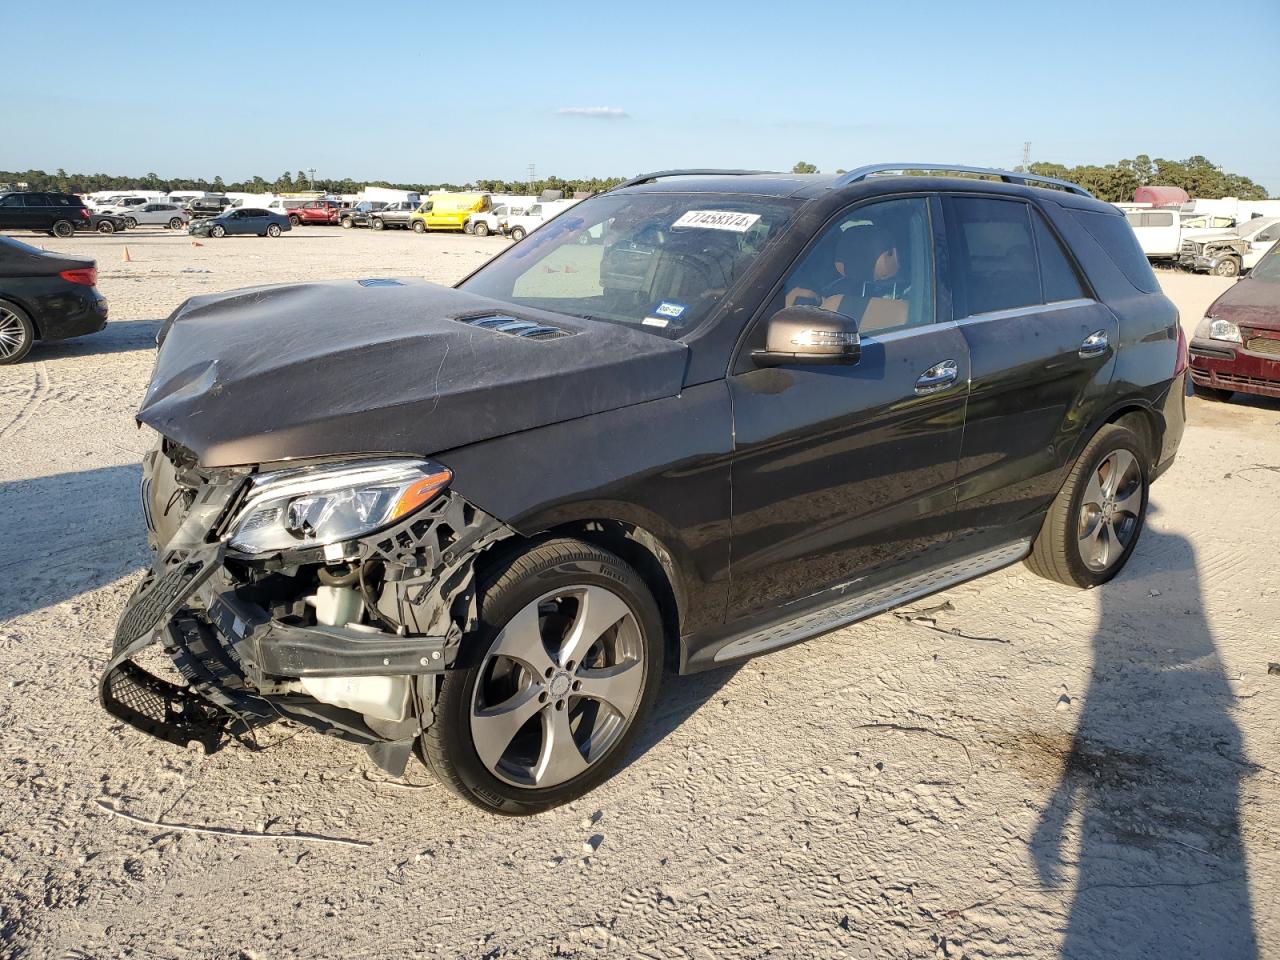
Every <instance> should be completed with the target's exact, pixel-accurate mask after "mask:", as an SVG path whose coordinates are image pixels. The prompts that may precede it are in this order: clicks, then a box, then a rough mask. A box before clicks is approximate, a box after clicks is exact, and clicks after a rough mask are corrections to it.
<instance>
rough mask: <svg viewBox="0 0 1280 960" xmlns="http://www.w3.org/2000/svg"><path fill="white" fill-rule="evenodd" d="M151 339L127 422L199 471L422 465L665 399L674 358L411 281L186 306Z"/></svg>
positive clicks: (676, 375)
mask: <svg viewBox="0 0 1280 960" xmlns="http://www.w3.org/2000/svg"><path fill="white" fill-rule="evenodd" d="M366 283H369V284H370V285H368V286H365V285H364V284H366ZM486 316H504V317H513V318H516V319H518V320H528V321H534V322H537V323H538V324H542V325H545V326H547V327H552V328H555V331H558V332H544V333H541V334H538V335H536V336H533V337H528V336H519V335H517V332H500V331H499V330H497V329H494V328H492V327H483V326H474V325H473V322H474V321H475V320H476V319H480V318H483V317H486ZM468 321H472V322H468ZM521 332H525V333H527V332H528V331H527V330H526V331H521ZM161 337H162V345H161V347H160V351H159V353H158V355H157V357H156V366H155V371H154V372H153V374H152V378H151V384H150V386H149V387H148V388H147V393H146V397H145V398H144V400H143V403H142V407H141V409H140V410H139V411H138V420H139V422H141V423H145V424H147V425H148V426H150V427H153V428H154V429H156V430H157V431H159V432H160V433H162V434H164V435H165V436H166V437H169V438H170V439H173V440H176V441H177V442H179V443H181V444H182V445H183V446H185V447H187V448H189V449H190V450H191V451H193V452H194V453H195V454H196V456H197V457H198V458H199V460H200V463H201V464H203V465H204V466H208V467H220V466H231V465H236V464H250V463H264V462H269V461H275V460H286V459H293V458H298V457H316V456H332V455H341V454H361V453H409V454H416V455H420V456H429V455H431V454H434V453H437V452H439V451H442V450H448V449H450V448H452V447H458V446H462V445H464V444H468V443H474V442H476V441H479V440H485V439H488V438H490V437H496V436H500V435H503V434H507V433H514V432H516V431H520V430H528V429H531V428H533V427H539V426H545V425H547V424H551V423H558V422H560V421H562V420H570V419H574V418H577V417H584V416H588V415H590V414H593V413H602V412H604V411H606V410H613V409H616V408H618V407H623V406H629V405H631V404H635V403H643V402H645V401H648V400H657V399H661V398H664V397H669V396H674V395H675V394H677V393H679V391H680V388H681V386H682V383H683V377H684V372H685V366H686V353H687V347H685V345H684V344H681V343H677V342H674V341H670V340H666V339H665V338H663V337H660V336H657V335H654V334H650V333H646V332H644V331H641V330H638V329H630V328H628V327H623V326H619V325H616V324H610V323H602V322H594V321H589V320H582V319H579V318H575V317H569V316H565V315H562V314H558V313H548V312H545V311H540V310H530V309H526V308H523V307H515V306H513V305H511V304H507V303H503V302H501V301H496V300H489V299H487V298H484V297H478V296H475V295H473V294H469V293H464V292H462V291H459V290H453V289H451V288H448V287H441V286H436V285H435V284H430V283H426V282H425V281H417V280H402V281H385V280H383V281H372V282H370V281H356V280H338V281H332V282H327V283H302V284H288V285H280V286H270V287H256V288H251V289H247V290H237V291H234V292H232V293H226V294H219V295H213V296H201V297H193V298H192V299H190V300H188V301H187V302H186V303H184V304H183V305H182V306H180V307H179V308H178V309H177V310H175V311H174V313H173V315H172V316H171V317H169V319H168V320H167V321H166V322H165V324H164V327H163V328H162V330H161ZM584 455H586V454H585V453H584ZM511 466H512V468H513V469H514V468H516V467H517V465H515V464H512V465H511Z"/></svg>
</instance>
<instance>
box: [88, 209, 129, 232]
mask: <svg viewBox="0 0 1280 960" xmlns="http://www.w3.org/2000/svg"><path fill="white" fill-rule="evenodd" d="M128 226H129V223H128V221H127V220H126V219H125V218H124V217H123V216H121V215H120V214H118V213H90V214H89V222H88V223H85V224H81V225H80V226H79V227H78V228H77V229H79V230H92V231H93V232H94V233H120V232H122V231H124V230H125V229H127V228H128Z"/></svg>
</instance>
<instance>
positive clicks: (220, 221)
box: [187, 207, 292, 237]
mask: <svg viewBox="0 0 1280 960" xmlns="http://www.w3.org/2000/svg"><path fill="white" fill-rule="evenodd" d="M291 228H292V227H291V225H290V223H289V218H288V217H287V216H285V215H284V214H283V213H272V212H271V211H270V210H261V209H259V208H257V207H244V208H241V209H238V210H227V211H226V212H224V213H220V214H218V215H217V216H216V217H209V218H208V219H207V220H195V221H193V222H192V224H191V226H190V227H188V228H187V233H189V234H191V236H193V237H231V236H235V235H237V234H252V235H254V236H257V237H278V236H280V234H281V233H283V232H284V231H285V230H289V229H291Z"/></svg>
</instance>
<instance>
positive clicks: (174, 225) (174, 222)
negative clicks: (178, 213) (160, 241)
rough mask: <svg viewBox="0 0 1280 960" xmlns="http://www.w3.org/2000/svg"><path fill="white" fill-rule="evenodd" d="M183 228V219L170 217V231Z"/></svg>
mask: <svg viewBox="0 0 1280 960" xmlns="http://www.w3.org/2000/svg"><path fill="white" fill-rule="evenodd" d="M182 226H183V224H182V218H181V217H170V218H169V229H170V230H181V229H182Z"/></svg>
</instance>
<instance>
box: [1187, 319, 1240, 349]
mask: <svg viewBox="0 0 1280 960" xmlns="http://www.w3.org/2000/svg"><path fill="white" fill-rule="evenodd" d="M1196 336H1197V337H1207V338H1208V339H1210V340H1226V341H1228V342H1230V343H1240V342H1241V340H1240V328H1239V327H1237V326H1236V325H1235V324H1234V323H1232V322H1231V321H1230V320H1218V319H1215V318H1214V317H1205V318H1204V319H1203V320H1201V321H1200V326H1199V328H1197V330H1196Z"/></svg>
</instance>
